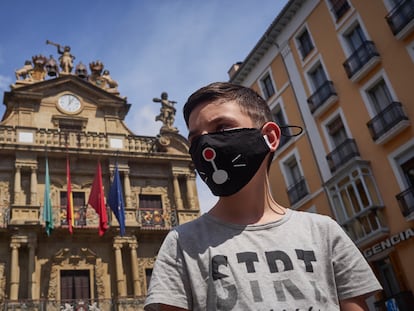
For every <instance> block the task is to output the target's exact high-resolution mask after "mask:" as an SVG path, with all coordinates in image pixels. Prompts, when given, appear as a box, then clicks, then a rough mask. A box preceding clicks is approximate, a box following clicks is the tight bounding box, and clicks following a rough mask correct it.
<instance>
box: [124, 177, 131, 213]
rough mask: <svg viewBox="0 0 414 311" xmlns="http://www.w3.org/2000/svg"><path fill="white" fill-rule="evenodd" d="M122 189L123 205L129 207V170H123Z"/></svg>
mask: <svg viewBox="0 0 414 311" xmlns="http://www.w3.org/2000/svg"><path fill="white" fill-rule="evenodd" d="M124 189H125V205H126V206H125V207H126V208H130V207H131V182H130V180H129V172H126V171H125V172H124Z"/></svg>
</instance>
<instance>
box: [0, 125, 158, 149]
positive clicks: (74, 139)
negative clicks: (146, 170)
mask: <svg viewBox="0 0 414 311" xmlns="http://www.w3.org/2000/svg"><path fill="white" fill-rule="evenodd" d="M44 146H47V147H48V148H66V147H67V148H69V149H70V148H76V149H77V150H79V151H85V152H89V151H90V150H97V151H102V152H108V151H109V152H111V153H113V150H114V149H117V150H120V151H127V152H137V153H149V152H151V151H155V147H156V146H157V140H156V137H148V136H131V135H118V134H117V135H111V134H106V133H95V132H85V131H61V130H59V129H38V128H31V127H13V126H0V147H1V148H3V149H12V150H15V149H16V147H18V148H19V149H25V150H26V149H29V150H36V148H37V149H39V150H44Z"/></svg>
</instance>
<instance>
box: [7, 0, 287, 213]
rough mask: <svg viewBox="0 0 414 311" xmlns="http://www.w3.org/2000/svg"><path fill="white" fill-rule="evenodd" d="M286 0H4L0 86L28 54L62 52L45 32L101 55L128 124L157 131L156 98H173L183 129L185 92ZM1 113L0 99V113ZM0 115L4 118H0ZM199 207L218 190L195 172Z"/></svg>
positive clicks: (227, 59)
mask: <svg viewBox="0 0 414 311" xmlns="http://www.w3.org/2000/svg"><path fill="white" fill-rule="evenodd" d="M286 3H287V0H260V1H256V0H208V1H205V0H204V1H202V0H122V1H113V0H88V1H84V0H71V1H58V0H53V1H52V0H37V1H29V0H19V1H16V0H2V1H1V2H0V29H1V31H0V92H1V94H3V93H4V92H5V91H9V90H10V84H12V83H14V82H15V74H14V72H15V70H16V69H19V68H21V67H22V66H23V65H24V61H25V60H26V59H28V60H31V58H32V56H33V55H38V54H42V55H44V56H49V55H53V56H54V58H55V59H57V58H58V57H59V55H58V54H57V49H56V47H54V46H52V45H47V44H46V40H50V41H53V42H56V43H58V44H61V45H62V46H65V45H68V46H70V47H71V53H72V54H73V55H74V56H75V57H76V59H75V61H74V64H75V66H76V65H77V64H78V63H79V62H82V63H83V64H85V65H87V66H88V65H89V63H90V62H92V61H96V60H100V61H101V62H102V63H103V64H104V66H105V67H104V69H107V70H109V71H110V74H111V77H112V78H113V79H114V80H116V81H117V82H118V84H119V86H118V89H119V91H120V94H121V96H126V97H127V100H128V103H130V104H131V109H130V110H129V114H128V116H127V117H126V119H125V123H126V125H127V126H128V127H129V128H130V129H131V130H132V131H133V132H134V134H136V135H149V136H155V135H157V134H158V133H159V129H160V128H161V126H162V123H161V122H160V121H155V117H156V116H157V115H158V114H159V111H160V103H154V102H153V101H152V99H153V98H154V97H158V98H160V96H161V93H162V92H167V93H168V96H169V99H170V100H173V101H176V102H177V104H176V108H177V114H176V119H175V126H176V127H177V128H178V129H179V133H180V134H181V135H183V136H184V137H187V134H188V132H187V129H186V126H185V123H184V119H183V117H182V114H181V111H182V107H183V105H184V103H185V102H186V100H187V98H188V96H189V95H191V93H192V92H194V91H195V90H197V89H198V88H200V87H202V86H204V85H207V84H209V83H211V82H215V81H228V80H229V77H228V74H227V71H228V70H229V69H230V67H231V66H232V65H233V64H234V63H236V62H239V61H243V60H244V59H245V58H246V57H247V55H248V54H249V52H250V51H251V50H252V49H253V47H254V46H255V45H256V43H257V42H258V41H259V39H260V37H261V36H262V35H263V34H264V33H265V31H266V30H267V28H268V27H269V26H270V24H271V23H272V21H273V20H274V19H275V17H276V16H277V15H278V14H279V12H280V11H281V10H282V8H283V6H284V5H285V4H286ZM1 98H2V100H3V97H1ZM3 113H4V105H3V101H2V104H1V105H0V116H2V115H3ZM0 119H1V118H0ZM197 189H198V195H199V201H200V207H201V211H202V212H206V211H208V210H209V209H210V208H211V207H212V206H213V205H214V203H215V202H216V201H217V198H216V197H214V196H213V195H212V194H211V193H210V191H209V189H208V188H207V186H205V185H204V183H203V182H202V181H200V179H199V178H198V177H197Z"/></svg>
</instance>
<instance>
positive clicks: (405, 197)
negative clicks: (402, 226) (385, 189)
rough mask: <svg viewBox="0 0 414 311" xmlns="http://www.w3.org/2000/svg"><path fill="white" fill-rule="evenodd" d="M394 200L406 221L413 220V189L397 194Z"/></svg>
mask: <svg viewBox="0 0 414 311" xmlns="http://www.w3.org/2000/svg"><path fill="white" fill-rule="evenodd" d="M395 198H396V199H397V201H398V205H399V206H400V210H401V213H402V214H403V216H404V217H405V218H406V219H412V220H414V188H413V187H410V188H408V189H406V190H404V191H403V192H401V193H399V194H397V195H396V196H395Z"/></svg>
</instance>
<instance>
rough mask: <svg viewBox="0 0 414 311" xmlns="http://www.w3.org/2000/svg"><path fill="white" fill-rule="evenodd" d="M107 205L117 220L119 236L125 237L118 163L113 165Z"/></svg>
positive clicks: (123, 207)
mask: <svg viewBox="0 0 414 311" xmlns="http://www.w3.org/2000/svg"><path fill="white" fill-rule="evenodd" d="M108 204H109V206H110V207H111V210H112V212H113V213H114V214H115V217H116V219H117V220H118V223H119V227H120V233H121V236H124V235H125V206H124V199H123V197H122V185H121V178H120V177H119V171H118V163H116V165H115V172H114V179H113V180H112V184H111V188H110V189H109V196H108Z"/></svg>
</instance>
